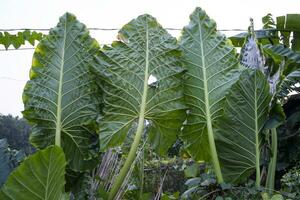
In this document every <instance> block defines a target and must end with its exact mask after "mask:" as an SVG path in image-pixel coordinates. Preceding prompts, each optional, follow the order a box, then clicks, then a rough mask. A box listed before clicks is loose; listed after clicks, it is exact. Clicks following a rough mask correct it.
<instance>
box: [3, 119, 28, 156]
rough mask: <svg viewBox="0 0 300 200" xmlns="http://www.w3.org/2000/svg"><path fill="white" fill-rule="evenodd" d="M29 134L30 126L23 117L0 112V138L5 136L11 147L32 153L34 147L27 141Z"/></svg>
mask: <svg viewBox="0 0 300 200" xmlns="http://www.w3.org/2000/svg"><path fill="white" fill-rule="evenodd" d="M29 134H30V126H29V125H28V123H27V122H26V121H25V119H23V118H19V117H13V116H11V115H1V114H0V138H6V139H7V142H8V144H9V145H10V147H11V148H13V149H17V150H22V151H23V152H25V153H26V154H27V155H29V154H32V153H33V152H34V147H33V146H32V145H31V144H30V143H29Z"/></svg>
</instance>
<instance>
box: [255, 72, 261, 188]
mask: <svg viewBox="0 0 300 200" xmlns="http://www.w3.org/2000/svg"><path fill="white" fill-rule="evenodd" d="M254 82H255V86H256V75H255V76H254ZM254 101H255V108H254V112H255V133H256V135H255V159H256V160H255V168H256V182H255V186H256V187H260V148H259V128H258V113H257V111H258V106H257V102H258V101H257V87H255V92H254Z"/></svg>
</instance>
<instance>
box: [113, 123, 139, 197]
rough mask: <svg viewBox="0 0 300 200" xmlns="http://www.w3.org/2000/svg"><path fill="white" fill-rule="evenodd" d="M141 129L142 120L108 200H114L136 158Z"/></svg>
mask: <svg viewBox="0 0 300 200" xmlns="http://www.w3.org/2000/svg"><path fill="white" fill-rule="evenodd" d="M143 128H144V118H140V119H139V124H138V128H137V130H136V134H135V137H134V140H133V143H132V145H131V148H130V151H129V154H128V157H127V159H126V161H125V164H124V166H123V167H122V169H121V170H120V173H119V175H118V176H117V178H116V181H115V182H114V184H113V186H112V188H111V190H110V192H109V195H108V200H113V199H114V197H115V196H116V194H117V193H118V191H119V189H120V187H121V186H122V183H123V181H124V179H125V177H126V176H127V173H128V171H129V169H130V167H131V164H132V163H133V161H134V159H135V157H136V152H137V149H138V146H139V143H140V140H141V137H142V133H143Z"/></svg>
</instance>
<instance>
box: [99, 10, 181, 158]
mask: <svg viewBox="0 0 300 200" xmlns="http://www.w3.org/2000/svg"><path fill="white" fill-rule="evenodd" d="M118 38H119V39H120V41H116V42H114V43H113V44H112V46H111V47H108V46H105V47H104V49H103V54H101V55H100V56H99V59H98V67H97V68H96V71H97V72H98V73H99V79H100V80H102V81H103V82H104V83H103V84H101V87H102V89H103V91H104V103H105V104H106V105H105V108H104V111H103V112H104V117H103V120H102V121H101V123H100V142H101V145H100V146H101V148H102V150H104V149H106V148H108V147H113V146H116V145H120V144H121V143H122V142H123V141H124V139H125V137H126V135H127V133H128V131H129V130H136V127H137V126H138V127H140V128H142V129H143V127H144V125H145V126H146V128H147V131H148V132H149V134H150V142H151V143H152V144H154V148H156V149H157V150H158V152H159V153H161V154H164V153H166V151H167V150H168V148H169V147H170V146H171V145H172V144H173V143H174V141H175V140H176V136H177V134H178V132H179V130H180V127H181V124H182V122H183V120H184V117H185V107H184V105H183V92H182V82H181V75H182V68H181V63H180V59H179V56H180V51H179V49H178V45H177V43H176V39H175V38H174V37H172V36H171V35H170V34H169V33H168V32H167V31H166V30H165V29H163V28H162V27H161V25H159V24H158V22H157V21H156V20H155V19H154V18H153V17H152V16H149V15H142V16H139V17H138V18H136V19H134V20H132V21H131V22H129V23H128V24H126V25H125V26H124V27H123V28H122V29H121V30H120V32H119V35H118ZM151 80H152V81H153V80H154V81H156V82H155V83H152V84H150V83H149V81H151Z"/></svg>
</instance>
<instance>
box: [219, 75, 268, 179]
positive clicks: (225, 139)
mask: <svg viewBox="0 0 300 200" xmlns="http://www.w3.org/2000/svg"><path fill="white" fill-rule="evenodd" d="M270 100H271V95H270V92H269V84H268V82H267V80H266V78H265V77H264V74H263V73H262V72H261V71H258V70H253V69H247V70H245V71H244V72H243V73H242V74H241V76H240V79H239V80H238V82H237V83H235V84H234V85H233V86H232V88H231V89H230V92H229V93H228V95H227V96H226V104H225V106H224V109H225V111H224V114H223V116H222V118H220V121H219V124H218V131H217V132H216V146H217V151H218V156H219V159H220V163H221V169H222V174H223V177H224V180H225V182H229V183H239V182H242V181H245V180H246V179H247V178H248V177H249V176H250V175H251V174H252V173H253V171H254V170H255V169H256V167H258V169H259V166H260V163H259V160H260V144H261V132H262V129H263V127H264V124H265V123H266V121H267V117H268V109H269V103H270Z"/></svg>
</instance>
